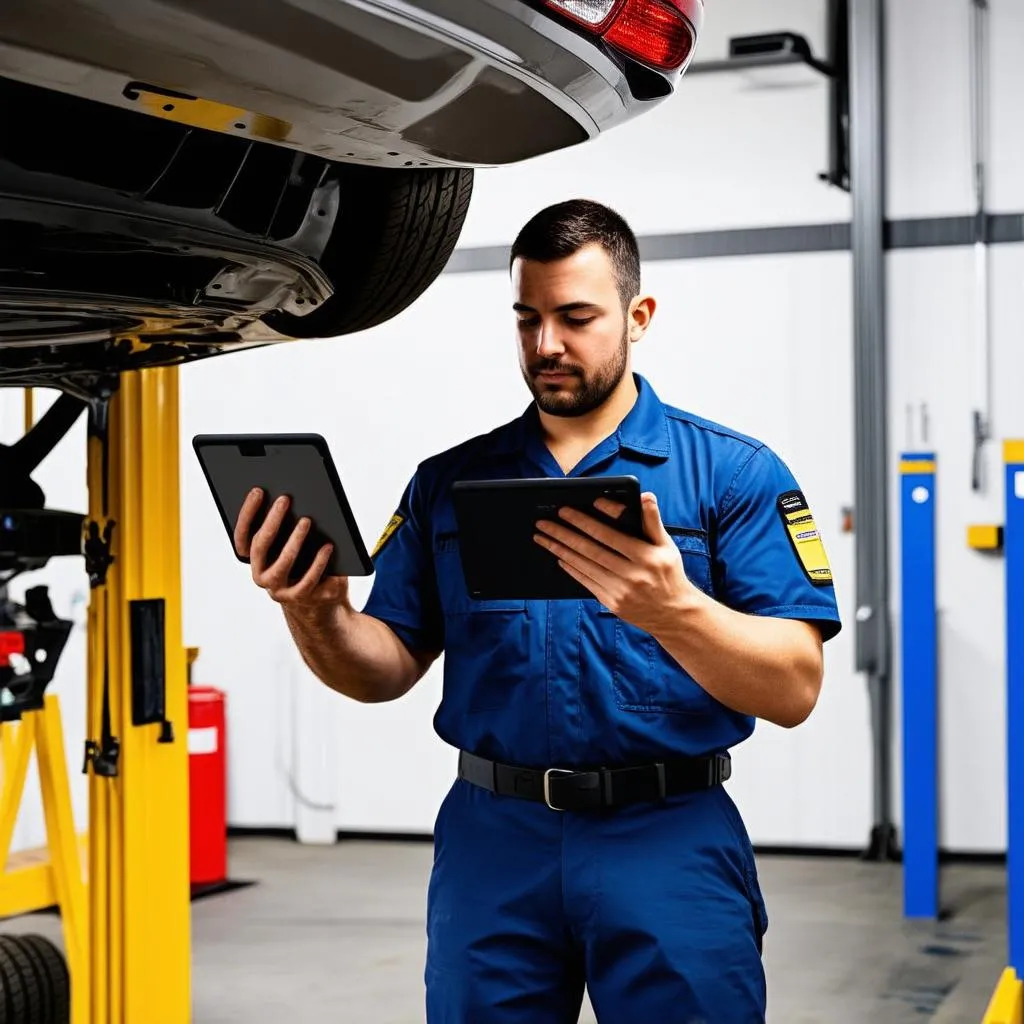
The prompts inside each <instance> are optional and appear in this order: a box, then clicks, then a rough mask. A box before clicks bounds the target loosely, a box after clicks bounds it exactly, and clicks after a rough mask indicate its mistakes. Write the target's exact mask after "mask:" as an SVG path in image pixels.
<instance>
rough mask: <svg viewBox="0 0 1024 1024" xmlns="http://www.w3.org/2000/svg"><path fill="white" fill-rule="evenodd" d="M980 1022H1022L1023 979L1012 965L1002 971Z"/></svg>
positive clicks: (1023, 1012)
mask: <svg viewBox="0 0 1024 1024" xmlns="http://www.w3.org/2000/svg"><path fill="white" fill-rule="evenodd" d="M981 1024H1024V980H1022V979H1020V978H1018V977H1017V974H1016V972H1015V971H1014V970H1013V968H1012V967H1007V968H1006V969H1005V970H1004V971H1003V973H1002V977H1000V979H999V984H998V985H997V986H996V990H995V992H993V993H992V1000H991V1002H989V1004H988V1009H987V1010H986V1011H985V1016H984V1018H983V1019H982V1022H981Z"/></svg>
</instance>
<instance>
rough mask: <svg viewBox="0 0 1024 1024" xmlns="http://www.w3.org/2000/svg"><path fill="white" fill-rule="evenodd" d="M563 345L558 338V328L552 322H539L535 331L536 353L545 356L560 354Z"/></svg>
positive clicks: (563, 348) (563, 349) (563, 347)
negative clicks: (538, 327) (539, 324)
mask: <svg viewBox="0 0 1024 1024" xmlns="http://www.w3.org/2000/svg"><path fill="white" fill-rule="evenodd" d="M564 351H565V346H564V345H563V344H562V342H561V339H560V338H559V332H558V328H557V327H556V326H555V325H554V324H541V327H540V329H539V330H538V331H537V355H539V356H543V357H545V358H550V357H552V356H558V355H561V354H562V352H564Z"/></svg>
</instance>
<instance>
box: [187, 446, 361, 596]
mask: <svg viewBox="0 0 1024 1024" xmlns="http://www.w3.org/2000/svg"><path fill="white" fill-rule="evenodd" d="M192 447H193V449H194V450H195V453H196V455H197V457H198V458H199V464H200V466H202V469H203V473H204V474H205V476H206V481H207V483H208V484H209V485H210V490H211V492H212V493H213V499H214V501H215V502H216V505H217V510H218V511H219V512H220V517H221V519H222V520H223V522H224V528H225V529H226V530H227V532H228V539H229V541H230V543H231V550H232V551H234V550H235V543H234V532H235V523H236V522H237V520H238V513H239V511H240V510H241V508H242V504H243V502H244V501H245V498H246V495H247V494H248V493H249V492H250V491H251V490H252V489H253V488H254V487H260V488H262V490H263V493H264V496H265V497H264V502H263V506H262V507H261V509H260V511H259V512H258V513H257V516H256V520H255V524H254V527H253V532H255V531H256V530H258V529H259V527H260V525H261V524H262V522H263V519H264V517H265V516H266V513H267V512H268V511H269V510H270V506H271V505H272V504H273V503H274V501H275V500H276V499H277V498H278V497H279V496H280V495H282V494H284V495H287V496H288V497H289V498H290V499H291V506H290V508H289V510H288V514H287V516H286V517H285V519H284V522H283V523H282V524H281V529H280V530H278V533H277V538H276V540H275V543H274V545H273V546H272V548H271V551H270V560H271V562H273V560H274V559H276V558H277V556H278V555H279V554H280V553H281V548H282V547H283V546H284V544H285V542H286V541H287V540H288V538H289V537H290V536H291V533H292V530H294V528H295V524H296V523H297V522H298V521H299V519H301V518H303V517H308V518H309V519H310V520H311V527H312V528H311V529H310V531H309V533H308V534H307V536H306V540H305V542H304V543H303V546H302V550H301V552H300V554H299V556H298V558H297V559H296V560H295V566H294V569H293V572H292V575H291V579H292V580H294V581H298V580H299V579H301V578H302V577H303V576H304V575H305V574H306V572H307V571H308V570H309V567H310V566H311V565H312V564H313V559H314V558H316V553H317V552H318V551H319V550H320V548H321V547H323V545H324V544H326V543H328V542H329V543H331V544H333V545H334V550H333V552H332V553H331V559H330V561H329V563H328V565H327V569H326V570H325V575H332V576H370V575H372V573H373V562H372V561H371V559H370V555H369V553H368V552H367V550H366V545H365V544H364V543H363V538H362V536H361V535H360V533H359V527H358V525H357V524H356V521H355V517H354V516H353V515H352V509H351V507H350V506H349V503H348V499H347V498H346V496H345V492H344V490H343V489H342V486H341V480H340V479H339V478H338V471H337V469H336V468H335V466H334V460H333V459H332V458H331V453H330V450H329V449H328V447H327V442H326V441H325V440H324V439H323V438H322V437H321V436H320V435H319V434H197V435H196V436H195V437H194V438H193V439H192ZM235 557H236V558H239V561H242V562H248V559H247V558H241V557H239V556H238V553H237V552H235Z"/></svg>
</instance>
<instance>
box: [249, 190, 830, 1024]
mask: <svg viewBox="0 0 1024 1024" xmlns="http://www.w3.org/2000/svg"><path fill="white" fill-rule="evenodd" d="M511 271H512V284H513V292H514V303H513V309H514V312H515V317H516V330H517V333H518V338H519V345H520V362H521V367H522V373H523V377H524V379H525V381H526V383H527V385H528V387H529V389H530V391H531V392H532V395H533V401H532V402H531V404H530V406H529V407H528V409H527V410H526V412H525V413H524V414H523V415H522V416H521V417H519V418H517V419H515V420H513V421H512V422H511V423H508V424H505V425H504V426H500V427H498V428H497V429H495V430H493V431H491V432H489V433H487V434H484V435H482V436H479V437H474V438H473V439H471V440H469V441H466V442H465V443H463V444H460V445H459V446H457V447H455V448H453V449H451V450H449V451H446V452H444V453H442V454H440V455H436V456H434V457H432V458H429V459H427V460H426V461H424V462H422V463H421V464H420V465H419V467H418V469H417V471H416V473H415V475H414V476H413V479H412V480H411V481H410V483H409V485H408V487H407V489H406V490H405V493H404V495H403V496H402V498H401V501H400V503H399V505H398V508H397V511H396V512H395V515H394V516H393V518H392V519H391V521H390V522H389V523H388V526H387V528H386V529H385V531H384V535H383V536H382V538H381V540H380V542H379V543H378V546H377V550H376V552H375V556H374V557H375V578H374V584H373V589H372V592H371V595H370V597H369V600H368V602H367V604H366V606H365V608H364V609H363V610H362V612H359V611H356V610H355V609H354V608H353V607H352V605H351V603H350V601H349V598H348V586H347V581H346V580H344V579H339V578H336V577H323V578H321V577H322V576H323V568H324V565H325V561H324V559H325V557H326V555H327V554H328V553H329V552H328V550H327V549H325V550H324V551H323V552H322V553H321V557H320V558H319V559H318V560H317V562H316V564H314V566H313V567H312V569H311V570H310V572H309V573H308V574H307V576H306V577H305V578H304V579H303V580H302V581H301V582H299V583H297V584H294V585H292V586H289V585H288V584H287V582H286V581H287V574H288V568H289V565H290V563H291V561H292V559H293V558H294V552H295V551H296V550H297V545H298V543H300V542H301V539H302V536H304V533H305V530H306V528H307V524H305V523H302V522H300V524H299V526H298V527H297V529H296V533H295V534H294V535H293V537H292V538H291V539H290V540H289V543H288V545H287V546H286V547H285V549H284V551H283V552H282V554H281V555H280V557H279V558H278V560H277V561H276V562H275V563H273V564H271V565H268V564H267V560H266V553H267V550H268V547H269V545H270V543H271V541H272V540H273V537H274V534H275V533H276V531H277V529H278V528H279V525H280V523H281V516H282V514H283V511H284V510H283V509H282V508H278V509H274V510H273V511H272V512H271V514H270V515H269V516H268V517H267V520H266V522H265V524H264V526H263V527H262V528H261V529H260V530H259V531H258V532H257V533H256V534H255V535H254V536H253V537H252V539H251V542H250V541H249V533H250V529H249V524H250V522H251V517H252V514H253V512H254V510H255V508H256V507H257V506H258V504H259V500H260V498H259V495H258V494H256V495H253V497H252V498H251V499H250V501H249V503H248V504H247V505H246V507H245V509H244V510H243V512H242V514H241V516H240V518H239V522H238V526H237V533H236V544H237V546H238V549H239V551H240V552H241V553H243V554H246V553H248V555H249V556H250V558H251V563H252V573H253V578H254V579H255V581H256V583H257V584H258V585H259V586H261V587H263V588H265V589H266V590H267V591H268V592H269V593H270V595H271V597H273V598H274V599H275V600H277V601H279V602H280V603H281V605H282V606H283V610H284V614H285V617H286V621H287V622H288V625H289V627H290V629H291V631H292V635H293V636H294V638H295V641H296V643H297V645H298V648H299V650H300V651H301V653H302V655H303V657H304V659H305V661H306V663H307V664H308V665H309V666H310V668H311V669H312V671H313V672H314V673H316V675H317V676H318V677H319V678H320V679H321V680H323V682H324V683H326V684H327V685H328V686H330V687H332V688H333V689H335V690H337V691H338V692H339V693H342V694H344V695H346V696H349V697H351V698H354V699H356V700H359V701H366V702H372V701H388V700H395V699H396V698H398V697H401V696H402V695H403V694H405V693H407V692H408V691H409V689H410V688H411V687H412V686H413V685H414V684H415V683H416V682H417V681H418V680H419V679H420V678H421V677H422V676H423V674H424V673H425V672H426V671H427V669H428V668H429V667H430V665H431V664H432V662H433V661H434V660H435V659H436V658H437V657H438V656H439V654H441V652H442V651H443V653H444V691H443V698H442V701H441V704H440V707H439V708H438V710H437V714H436V717H435V721H434V724H435V728H436V729H437V732H438V733H439V735H440V736H441V737H442V738H443V739H444V740H446V741H447V742H448V743H450V744H452V745H453V746H455V747H456V748H458V750H459V751H460V755H459V777H458V779H457V780H456V781H455V783H454V785H453V786H452V788H451V790H450V791H449V792H448V794H447V796H446V797H445V799H444V802H443V804H442V806H441V808H440V811H439V814H438V818H437V824H436V830H435V858H434V866H433V873H432V876H431V881H430V886H429V893H428V912H427V930H428V952H427V964H426V986H427V997H426V1002H427V1021H428V1022H429V1024H573V1022H576V1021H577V1020H578V1017H579V1012H580V1005H581V1001H582V997H583V991H584V986H586V987H587V990H588V992H589V995H590V999H591V1002H592V1004H593V1006H594V1009H595V1012H596V1014H597V1017H598V1019H599V1020H600V1021H601V1024H684V1022H685V1024H698V1022H700V1024H753V1022H757V1021H763V1020H764V1017H765V1004H766V994H765V978H764V972H763V968H762V961H761V941H762V936H763V934H764V931H765V929H766V927H767V917H766V913H765V906H764V901H763V899H762V896H761V892H760V888H759V885H758V879H757V872H756V869H755V863H754V856H753V851H752V848H751V845H750V841H749V839H748V836H747V833H746V830H745V827H744V825H743V822H742V820H741V818H740V815H739V813H738V811H737V809H736V807H735V805H734V804H733V802H732V800H731V799H730V797H729V796H728V794H727V793H726V791H725V789H724V788H723V786H722V785H721V783H722V782H723V781H724V780H725V779H726V778H728V776H729V768H730V760H729V754H728V751H729V748H730V747H732V746H734V745H735V744H737V743H740V742H741V741H742V740H744V739H746V738H747V737H748V736H749V735H750V734H751V731H752V730H753V727H754V722H755V719H758V718H761V719H765V720H767V721H770V722H774V723H776V724H777V725H780V726H784V727H793V726H796V725H798V724H799V723H801V722H803V721H804V720H805V719H806V718H807V716H808V715H809V714H810V712H811V710H812V709H813V707H814V705H815V703H816V701H817V698H818V693H819V690H820V687H821V682H822V672H823V654H822V644H823V641H824V640H827V639H829V638H830V637H832V636H833V635H835V633H837V632H838V630H839V615H838V611H837V607H836V599H835V593H834V590H833V583H832V575H831V571H830V568H829V563H828V560H827V558H826V555H825V549H824V547H823V546H822V543H821V539H820V537H819V536H818V532H817V528H816V526H815V523H814V520H813V517H812V514H811V511H810V509H809V507H808V503H807V501H806V500H805V498H804V495H803V494H802V492H801V491H800V488H799V485H798V484H797V482H796V480H795V479H794V477H793V475H792V474H791V473H790V471H789V469H788V468H787V467H786V466H785V464H784V463H783V462H782V460H781V459H780V458H779V457H778V456H777V455H776V454H774V452H773V451H771V450H770V449H769V448H768V447H766V446H765V445H764V444H762V443H760V442H758V441H756V440H753V439H751V438H749V437H746V436H743V435H741V434H739V433H737V432H736V431H733V430H730V429H728V428H727V427H723V426H721V425H719V424H715V423H711V422H708V421H707V420H704V419H701V418H700V417H698V416H695V415H692V414H690V413H687V412H682V411H680V410H679V409H675V408H673V407H671V406H669V405H665V404H663V403H662V402H661V400H660V399H659V398H658V396H657V395H656V394H655V392H654V390H653V389H652V387H651V385H650V384H649V383H648V382H647V381H646V380H645V379H643V378H642V377H640V376H639V375H637V374H635V373H633V371H632V370H631V361H630V352H631V346H632V345H633V344H634V343H635V342H637V341H639V340H640V339H641V338H642V337H643V335H644V333H645V331H646V330H647V328H648V325H649V324H650V322H651V318H652V316H653V314H654V309H655V303H654V300H653V299H652V298H651V297H650V296H645V295H644V294H643V293H642V292H641V288H640V260H639V256H638V252H637V245H636V241H635V238H634V236H633V233H632V232H631V230H630V228H629V226H628V225H627V224H626V223H625V222H624V221H623V220H622V219H621V218H620V217H619V216H618V215H617V214H616V213H614V212H613V211H611V210H609V209H607V208H606V207H604V206H601V205H599V204H597V203H593V202H589V201H582V200H575V201H570V202H566V203H562V204H559V205H557V206H554V207H551V208H548V209H546V210H543V211H541V212H540V213H539V214H537V215H536V216H535V217H534V218H533V219H532V220H531V221H530V222H529V223H528V224H527V225H526V226H525V227H524V228H523V230H522V232H521V233H520V235H519V237H518V238H517V240H516V242H515V244H514V246H513V249H512V261H511ZM609 474H630V475H634V476H636V477H638V478H639V480H640V482H641V485H642V488H643V491H644V497H643V513H644V522H645V532H646V536H647V539H646V540H636V539H632V538H630V537H627V536H626V535H625V533H622V532H619V531H617V530H615V529H614V528H611V527H609V526H607V525H605V524H602V523H601V522H600V521H599V520H598V519H597V518H593V517H589V516H584V515H581V514H578V513H572V512H569V511H563V513H562V514H561V515H560V516H557V517H552V521H551V522H542V523H541V524H539V526H538V531H537V536H536V542H537V543H538V544H540V545H542V546H543V547H544V548H546V549H547V550H548V551H549V552H551V554H552V557H555V558H557V559H558V561H559V563H560V565H561V566H562V568H563V569H564V571H565V572H566V573H568V574H569V575H570V576H572V577H573V578H574V579H576V580H577V581H579V582H580V583H582V584H583V586H584V587H585V588H586V590H587V591H588V592H589V593H590V594H592V595H593V598H592V599H588V600H559V601H550V602H544V601H524V600H500V601H498V600H492V601H478V600H474V599H473V598H471V597H470V595H469V593H468V592H467V588H466V584H465V582H464V579H463V575H462V569H461V563H460V556H459V545H458V536H457V532H456V520H455V515H454V512H453V507H452V498H451V485H452V483H453V481H455V480H458V479H472V478H476V479H479V478H485V477H486V478H492V479H493V478H501V477H561V476H566V475H568V476H596V475H609ZM602 511H603V512H606V513H609V514H612V515H614V514H615V513H616V512H617V511H618V509H617V508H616V507H614V506H606V507H602ZM559 520H564V522H561V521H559ZM569 526H571V527H575V528H576V529H570V528H568V527H569ZM495 543H496V544H500V543H501V537H495ZM393 756H394V754H392V757H393ZM408 767H409V770H410V771H412V772H414V771H415V770H416V766H415V765H414V764H410V765H409V766H408Z"/></svg>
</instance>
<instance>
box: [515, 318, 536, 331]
mask: <svg viewBox="0 0 1024 1024" xmlns="http://www.w3.org/2000/svg"><path fill="white" fill-rule="evenodd" d="M516 323H517V324H518V325H519V327H520V329H521V328H524V327H536V326H537V321H536V319H527V320H523V319H519V320H517V321H516Z"/></svg>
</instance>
